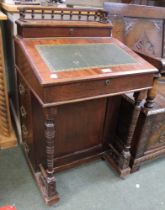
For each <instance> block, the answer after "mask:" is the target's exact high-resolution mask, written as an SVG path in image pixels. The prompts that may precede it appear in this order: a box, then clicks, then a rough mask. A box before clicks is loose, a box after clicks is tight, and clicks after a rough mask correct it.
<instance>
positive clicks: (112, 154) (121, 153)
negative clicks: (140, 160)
mask: <svg viewBox="0 0 165 210" xmlns="http://www.w3.org/2000/svg"><path fill="white" fill-rule="evenodd" d="M145 97H146V91H141V92H137V93H135V94H134V98H135V103H134V110H133V113H132V116H131V120H130V124H129V128H128V136H127V138H126V140H125V141H123V140H122V139H119V138H118V137H117V136H116V137H115V138H116V139H115V141H116V142H117V143H115V144H113V143H110V144H109V150H108V151H107V153H106V154H105V155H104V158H105V159H106V160H107V161H108V162H109V163H110V164H111V165H112V166H113V167H114V168H115V170H116V171H117V172H118V173H119V175H120V177H125V176H127V175H128V174H130V171H131V168H130V160H131V153H130V147H131V143H132V139H133V135H134V131H135V128H136V124H137V121H138V117H139V114H140V110H141V101H142V100H143V99H144V98H145Z"/></svg>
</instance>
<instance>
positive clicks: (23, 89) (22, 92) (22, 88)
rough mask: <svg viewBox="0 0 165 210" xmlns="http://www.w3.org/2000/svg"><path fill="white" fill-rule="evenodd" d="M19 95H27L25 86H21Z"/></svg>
mask: <svg viewBox="0 0 165 210" xmlns="http://www.w3.org/2000/svg"><path fill="white" fill-rule="evenodd" d="M18 88H19V93H20V95H24V94H25V88H24V86H23V84H21V83H20V84H19V87H18Z"/></svg>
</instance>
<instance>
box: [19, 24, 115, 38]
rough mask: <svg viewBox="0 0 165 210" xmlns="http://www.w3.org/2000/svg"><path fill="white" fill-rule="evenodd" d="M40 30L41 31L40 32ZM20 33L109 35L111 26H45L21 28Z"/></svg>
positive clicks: (73, 35)
mask: <svg viewBox="0 0 165 210" xmlns="http://www.w3.org/2000/svg"><path fill="white" fill-rule="evenodd" d="M41 31H42V33H41ZM20 35H21V36H23V37H24V38H39V37H110V36H111V28H109V27H107V28H98V27H74V26H73V27H59V26H58V27H47V28H40V27H35V28H23V29H21V32H20Z"/></svg>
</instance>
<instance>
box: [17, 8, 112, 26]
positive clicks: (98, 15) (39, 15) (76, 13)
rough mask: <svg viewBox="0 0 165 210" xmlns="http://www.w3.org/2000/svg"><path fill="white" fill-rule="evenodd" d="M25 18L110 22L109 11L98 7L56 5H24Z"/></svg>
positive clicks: (23, 17)
mask: <svg viewBox="0 0 165 210" xmlns="http://www.w3.org/2000/svg"><path fill="white" fill-rule="evenodd" d="M19 12H20V19H23V20H26V19H27V20H29V19H30V20H36V19H38V20H50V19H51V20H70V21H72V20H73V21H75V20H78V21H95V22H103V23H105V22H108V13H107V12H106V11H104V10H96V9H74V8H56V7H54V8H53V7H44V8H43V7H22V8H19Z"/></svg>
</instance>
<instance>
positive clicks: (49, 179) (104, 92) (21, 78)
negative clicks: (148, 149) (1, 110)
mask: <svg viewBox="0 0 165 210" xmlns="http://www.w3.org/2000/svg"><path fill="white" fill-rule="evenodd" d="M20 31H21V30H20ZM15 50H16V53H15V55H16V71H17V76H18V77H17V81H18V90H19V99H20V113H21V127H22V137H23V143H24V150H25V153H26V156H27V159H28V161H29V164H30V166H31V168H32V171H33V174H34V177H35V179H36V181H37V184H38V186H39V188H40V190H41V192H42V195H43V197H44V199H45V201H46V203H47V204H49V205H51V204H53V203H55V202H57V201H58V200H59V195H58V193H57V191H56V180H55V177H54V173H55V172H58V171H61V170H64V169H67V168H70V167H73V166H76V165H79V164H80V163H84V162H87V161H90V160H92V159H95V158H99V157H102V158H104V159H106V160H107V161H108V162H109V163H110V164H111V165H112V166H113V167H114V168H115V169H116V170H117V171H118V172H119V174H120V175H121V176H126V175H127V174H129V173H130V167H129V161H130V145H131V140H132V136H133V133H134V130H135V126H136V122H137V119H138V115H139V112H140V104H141V101H142V100H143V99H144V98H145V97H146V91H148V90H150V89H151V88H152V86H153V81H154V74H155V73H156V72H157V69H156V68H154V67H153V66H152V65H150V64H149V63H147V62H146V61H145V60H143V59H142V58H141V57H140V56H138V55H137V54H135V53H134V52H132V51H131V50H130V49H129V48H128V47H126V46H125V45H123V44H122V43H121V42H119V41H118V40H116V39H113V38H111V37H109V38H108V37H63V38H62V37H58V38H57V37H56V38H53V37H51V38H50V37H49V38H45V37H44V38H24V37H23V36H17V37H15ZM128 92H134V93H135V94H134V97H135V105H134V111H133V114H132V116H131V123H130V125H129V132H128V136H127V138H126V141H125V142H124V144H121V145H120V149H119V150H118V151H116V150H115V149H114V151H113V149H112V148H111V149H110V147H111V141H112V137H111V132H113V128H114V126H115V124H116V121H117V119H116V117H115V116H116V113H117V112H118V105H117V104H118V103H117V102H118V97H117V95H121V94H123V93H128ZM151 92H152V91H149V93H151ZM151 99H153V96H152V97H150V94H148V98H147V102H146V104H148V102H149V104H150V105H151ZM146 106H147V105H146Z"/></svg>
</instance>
